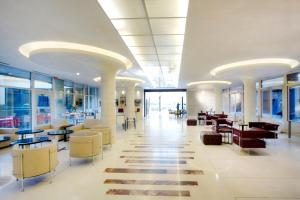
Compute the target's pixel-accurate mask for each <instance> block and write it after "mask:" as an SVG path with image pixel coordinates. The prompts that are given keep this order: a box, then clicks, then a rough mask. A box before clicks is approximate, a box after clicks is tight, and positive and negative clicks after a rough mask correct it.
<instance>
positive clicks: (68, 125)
mask: <svg viewBox="0 0 300 200" xmlns="http://www.w3.org/2000/svg"><path fill="white" fill-rule="evenodd" d="M71 126H74V124H66V125H62V126H60V127H61V128H62V129H63V130H67V128H69V127H71Z"/></svg>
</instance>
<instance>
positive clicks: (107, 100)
mask: <svg viewBox="0 0 300 200" xmlns="http://www.w3.org/2000/svg"><path fill="white" fill-rule="evenodd" d="M115 76H116V71H115V70H111V71H109V70H107V71H104V72H103V73H102V75H101V107H102V108H101V122H102V123H103V125H104V126H108V127H110V128H111V130H112V139H114V135H115V133H116V106H115V96H116V92H115V91H116V77H115Z"/></svg>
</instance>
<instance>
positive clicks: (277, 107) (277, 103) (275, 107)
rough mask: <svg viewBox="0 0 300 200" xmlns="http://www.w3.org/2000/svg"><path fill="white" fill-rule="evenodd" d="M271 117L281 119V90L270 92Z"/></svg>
mask: <svg viewBox="0 0 300 200" xmlns="http://www.w3.org/2000/svg"><path fill="white" fill-rule="evenodd" d="M272 117H273V118H282V89H273V90H272Z"/></svg>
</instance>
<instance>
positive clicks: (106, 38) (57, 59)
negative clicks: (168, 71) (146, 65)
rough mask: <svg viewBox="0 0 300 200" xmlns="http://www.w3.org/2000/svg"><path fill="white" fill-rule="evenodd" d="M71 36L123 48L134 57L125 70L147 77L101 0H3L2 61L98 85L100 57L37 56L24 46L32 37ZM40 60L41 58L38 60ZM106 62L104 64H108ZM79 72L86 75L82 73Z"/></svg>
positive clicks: (0, 5) (79, 40) (122, 51)
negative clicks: (23, 50) (28, 54)
mask: <svg viewBox="0 0 300 200" xmlns="http://www.w3.org/2000/svg"><path fill="white" fill-rule="evenodd" d="M43 40H48V41H66V42H74V43H81V44H87V45H92V46H97V47H100V48H104V49H107V50H111V51H114V52H117V53H119V54H121V55H123V56H125V57H127V58H128V59H130V60H131V61H132V62H133V68H131V69H130V70H129V71H127V72H121V74H123V75H129V76H136V75H137V76H139V77H141V78H143V79H146V77H145V76H144V74H143V73H142V70H141V68H140V67H139V65H138V64H137V63H136V62H135V59H134V58H133V56H132V54H131V53H130V51H129V50H128V48H127V47H126V45H125V44H124V43H123V41H122V39H121V37H120V36H119V34H118V32H117V31H116V30H115V29H114V27H113V26H112V24H111V22H110V20H109V19H108V18H107V16H106V15H105V13H104V12H103V10H102V9H101V7H100V6H99V4H98V3H97V1H96V0H84V1H82V0H63V1H62V0H43V1H40V0H24V1H14V0H11V1H0V44H1V45H0V61H2V62H5V63H8V64H10V65H11V66H14V67H18V68H23V69H27V70H31V71H39V72H43V73H47V74H51V75H54V76H57V77H60V78H65V79H70V80H74V81H79V82H82V83H88V84H93V85H97V84H99V83H95V82H94V81H93V78H94V77H97V76H100V75H101V74H100V71H99V70H97V69H96V68H95V66H96V65H98V64H99V65H101V62H98V61H99V60H97V59H96V58H91V57H89V56H84V55H76V56H74V55H73V54H66V53H52V54H51V53H47V54H41V55H38V54H36V55H34V56H33V57H32V59H31V60H29V59H28V58H26V57H24V56H23V55H21V54H20V52H19V51H18V48H19V46H21V45H22V44H24V43H27V42H32V41H43ZM36 61H37V62H36ZM102 64H103V63H102ZM77 72H79V73H80V76H76V73H77Z"/></svg>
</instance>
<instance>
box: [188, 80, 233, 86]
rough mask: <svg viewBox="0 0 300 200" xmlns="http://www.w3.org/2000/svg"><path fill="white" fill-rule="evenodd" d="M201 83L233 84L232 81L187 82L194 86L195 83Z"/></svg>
mask: <svg viewBox="0 0 300 200" xmlns="http://www.w3.org/2000/svg"><path fill="white" fill-rule="evenodd" d="M201 84H224V85H231V82H230V81H196V82H190V83H188V84H187V86H188V87H189V86H193V85H201Z"/></svg>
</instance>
